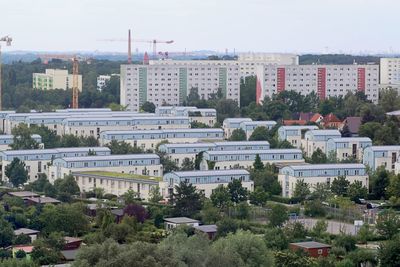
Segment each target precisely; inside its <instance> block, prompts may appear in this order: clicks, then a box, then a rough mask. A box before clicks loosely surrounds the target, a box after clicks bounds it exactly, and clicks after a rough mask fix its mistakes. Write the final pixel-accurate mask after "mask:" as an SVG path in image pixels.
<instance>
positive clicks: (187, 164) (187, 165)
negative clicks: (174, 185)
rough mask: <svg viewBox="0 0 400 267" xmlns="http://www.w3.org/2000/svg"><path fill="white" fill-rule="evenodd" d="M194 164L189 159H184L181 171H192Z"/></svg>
mask: <svg viewBox="0 0 400 267" xmlns="http://www.w3.org/2000/svg"><path fill="white" fill-rule="evenodd" d="M193 170H194V162H193V160H191V159H190V158H184V159H183V161H182V167H181V171H193Z"/></svg>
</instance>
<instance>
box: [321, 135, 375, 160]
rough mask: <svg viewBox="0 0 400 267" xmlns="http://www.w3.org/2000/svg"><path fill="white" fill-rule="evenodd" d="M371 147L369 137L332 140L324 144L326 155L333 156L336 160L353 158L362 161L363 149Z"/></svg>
mask: <svg viewBox="0 0 400 267" xmlns="http://www.w3.org/2000/svg"><path fill="white" fill-rule="evenodd" d="M369 146H372V140H371V139H370V138H369V137H344V138H332V139H329V140H328V141H327V143H326V155H327V156H329V155H330V154H333V155H335V158H336V159H338V160H345V159H348V158H354V159H356V160H359V161H362V158H363V154H364V149H365V148H367V147H369Z"/></svg>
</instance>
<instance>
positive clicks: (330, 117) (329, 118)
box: [324, 113, 342, 123]
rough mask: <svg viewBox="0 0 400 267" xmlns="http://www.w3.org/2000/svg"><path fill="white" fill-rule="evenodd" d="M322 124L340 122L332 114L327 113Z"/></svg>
mask: <svg viewBox="0 0 400 267" xmlns="http://www.w3.org/2000/svg"><path fill="white" fill-rule="evenodd" d="M324 122H325V123H331V122H342V121H341V120H339V119H338V117H336V116H335V114H333V113H329V114H328V115H326V116H325V117H324Z"/></svg>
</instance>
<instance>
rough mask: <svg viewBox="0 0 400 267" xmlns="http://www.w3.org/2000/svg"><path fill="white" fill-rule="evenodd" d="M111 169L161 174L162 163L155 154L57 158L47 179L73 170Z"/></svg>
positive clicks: (142, 173)
mask: <svg viewBox="0 0 400 267" xmlns="http://www.w3.org/2000/svg"><path fill="white" fill-rule="evenodd" d="M83 171H111V172H117V173H129V174H140V175H151V176H156V177H157V176H159V177H161V176H162V165H161V163H160V157H159V156H158V155H157V154H125V155H107V156H85V157H66V158H58V159H55V160H54V161H53V164H52V165H51V166H50V167H49V180H50V182H53V181H54V180H55V179H60V178H63V177H64V176H65V175H69V174H72V173H73V172H83Z"/></svg>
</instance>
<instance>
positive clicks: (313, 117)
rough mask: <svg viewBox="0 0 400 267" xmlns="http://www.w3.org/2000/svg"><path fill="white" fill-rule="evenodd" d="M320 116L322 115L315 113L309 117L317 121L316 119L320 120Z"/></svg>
mask: <svg viewBox="0 0 400 267" xmlns="http://www.w3.org/2000/svg"><path fill="white" fill-rule="evenodd" d="M321 117H322V115H321V114H319V113H315V114H314V116H312V117H311V119H310V121H312V122H318V120H320V119H321ZM322 118H323V117H322Z"/></svg>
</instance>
